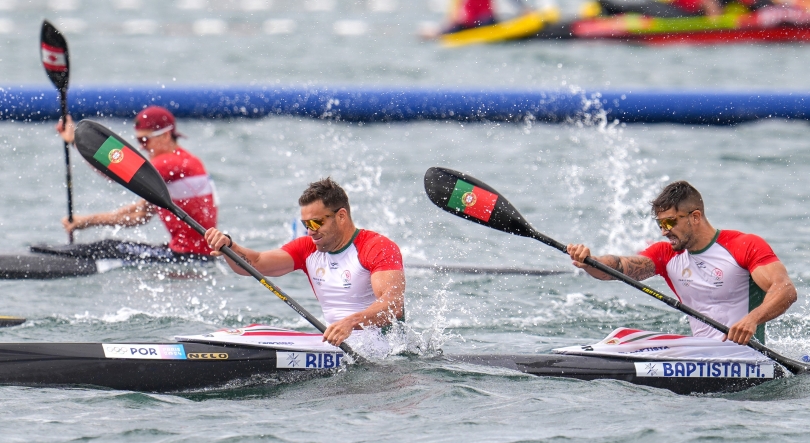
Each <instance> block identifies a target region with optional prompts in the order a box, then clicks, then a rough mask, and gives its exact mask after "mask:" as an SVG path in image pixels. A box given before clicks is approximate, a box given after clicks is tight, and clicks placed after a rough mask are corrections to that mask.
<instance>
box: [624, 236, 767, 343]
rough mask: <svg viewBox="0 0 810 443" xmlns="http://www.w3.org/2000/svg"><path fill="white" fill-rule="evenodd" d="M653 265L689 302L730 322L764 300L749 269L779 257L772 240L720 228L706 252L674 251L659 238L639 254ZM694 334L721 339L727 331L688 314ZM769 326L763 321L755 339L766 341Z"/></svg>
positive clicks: (686, 301)
mask: <svg viewBox="0 0 810 443" xmlns="http://www.w3.org/2000/svg"><path fill="white" fill-rule="evenodd" d="M640 255H642V256H644V257H648V258H650V259H651V260H652V261H653V262H654V263H655V273H656V274H658V275H660V276H663V277H664V279H666V281H667V284H669V287H670V288H672V290H673V291H674V292H675V294H676V295H677V296H678V299H679V300H680V301H681V302H682V303H683V304H685V305H687V306H689V307H691V308H693V309H695V310H697V311H698V312H700V313H702V314H704V315H706V316H708V317H711V318H713V319H715V320H717V321H718V322H720V323H722V324H724V325H726V326H732V325H733V324H734V323H736V322H738V321H739V320H741V319H742V318H743V317H745V316H746V315H747V314H748V313H749V312H751V311H752V310H753V309H755V308H756V307H757V306H759V305H760V304H762V300H763V299H764V298H765V291H763V290H762V289H761V288H760V287H759V286H757V285H756V283H754V280H753V279H752V278H751V273H752V272H754V270H755V269H756V268H758V267H760V266H763V265H767V264H770V263H773V262H776V261H779V259H778V258H777V257H776V254H774V252H773V250H772V249H771V247H770V246H769V245H768V243H766V242H765V240H763V239H762V238H760V237H758V236H756V235H753V234H743V233H742V232H739V231H727V230H726V231H720V230H718V231H717V233H716V234H715V236H714V238H713V239H712V241H711V243H709V245H708V246H706V247H705V248H704V249H703V250H701V251H697V252H694V253H690V252H689V251H686V250H683V251H678V252H675V251H674V250H673V249H672V245H671V244H670V243H669V242H658V243H654V244H652V245H651V246H650V247H648V248H647V249H645V250H644V251H642V252H641V253H640ZM689 324H690V326H692V335H694V336H696V337H712V338H717V339H722V338H723V333H721V332H720V331H718V330H716V329H714V328H712V327H711V326H709V325H707V324H705V323H703V322H701V321H699V320H696V319H693V318H689ZM764 326H765V325H759V327H758V328H757V332H756V335H755V336H756V337H757V339H758V340H759V341H760V342H762V343H764V342H765V327H764Z"/></svg>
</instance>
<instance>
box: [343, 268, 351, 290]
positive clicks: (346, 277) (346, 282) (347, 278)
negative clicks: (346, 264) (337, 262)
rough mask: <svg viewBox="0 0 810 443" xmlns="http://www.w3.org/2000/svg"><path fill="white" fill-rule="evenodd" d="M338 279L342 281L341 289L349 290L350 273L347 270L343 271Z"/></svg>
mask: <svg viewBox="0 0 810 443" xmlns="http://www.w3.org/2000/svg"><path fill="white" fill-rule="evenodd" d="M340 278H341V279H342V280H343V287H344V288H351V287H352V273H351V272H349V270H348V269H346V270H345V271H343V272H342V273H341V274H340Z"/></svg>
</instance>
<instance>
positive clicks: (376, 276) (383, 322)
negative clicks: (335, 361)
mask: <svg viewBox="0 0 810 443" xmlns="http://www.w3.org/2000/svg"><path fill="white" fill-rule="evenodd" d="M371 289H372V290H373V291H374V296H375V297H377V301H375V302H374V303H372V304H371V306H369V307H368V308H366V309H364V310H362V311H360V312H358V313H356V314H352V315H349V316H347V317H345V318H343V319H342V320H340V321H336V322H335V323H332V324H331V325H329V327H328V328H326V331H325V332H324V333H323V340H324V341H327V342H329V343H330V344H332V345H334V346H340V344H341V343H343V340H346V339H347V338H349V336H350V335H351V334H352V330H354V329H361V326H387V325H390V324H391V323H392V322H393V321H394V320H395V319H397V318H402V317H403V314H404V312H405V273H404V272H403V271H378V272H375V273H373V274H371Z"/></svg>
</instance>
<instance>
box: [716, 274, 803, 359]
mask: <svg viewBox="0 0 810 443" xmlns="http://www.w3.org/2000/svg"><path fill="white" fill-rule="evenodd" d="M751 277H752V278H753V279H754V283H756V284H757V286H759V287H760V288H762V290H763V291H765V299H764V300H763V301H762V304H761V305H759V307H757V308H756V309H754V310H753V311H751V312H749V313H748V315H746V316H745V317H743V318H742V319H741V320H740V321H738V322H737V323H735V324H733V325H732V326H731V328H729V330H728V335H727V337H724V338H723V341H725V340H726V339H728V340H731V341H733V342H734V343H738V344H741V345H747V344H748V341H749V340H751V337H753V336H754V333H755V332H756V330H757V326H759V325H761V324H763V323H765V322H767V321H769V320H773V319H774V318H776V317H779V316H780V315H782V314H784V313H785V311H787V310H788V308H789V307H790V305H792V304H793V303H794V302H795V301H796V299H797V294H796V287H795V286H793V282H792V281H791V280H790V276H788V273H787V269H785V265H783V264H782V262H778V261H776V262H773V263H770V264H767V265H763V266H760V267H758V268H756V269H754V272H752V273H751Z"/></svg>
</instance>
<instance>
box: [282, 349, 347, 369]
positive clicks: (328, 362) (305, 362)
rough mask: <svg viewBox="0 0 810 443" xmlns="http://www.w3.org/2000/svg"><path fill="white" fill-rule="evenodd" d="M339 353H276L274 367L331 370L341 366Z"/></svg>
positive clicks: (341, 357) (340, 354) (341, 355)
mask: <svg viewBox="0 0 810 443" xmlns="http://www.w3.org/2000/svg"><path fill="white" fill-rule="evenodd" d="M342 359H343V354H342V353H340V352H276V367H277V368H282V369H333V368H338V367H340V365H341V360H342Z"/></svg>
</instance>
